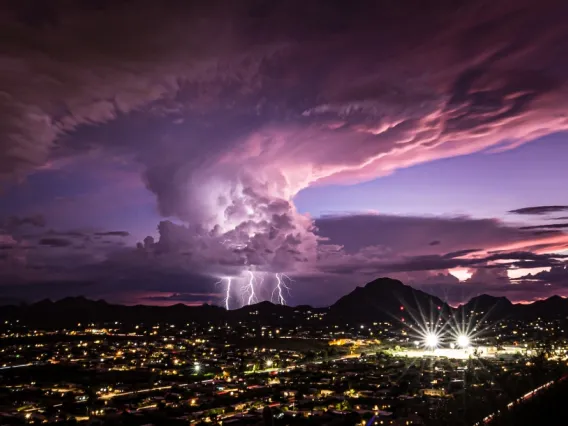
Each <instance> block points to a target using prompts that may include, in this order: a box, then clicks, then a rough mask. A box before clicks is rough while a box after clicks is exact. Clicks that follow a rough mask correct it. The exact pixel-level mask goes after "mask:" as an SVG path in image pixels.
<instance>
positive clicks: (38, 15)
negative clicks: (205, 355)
mask: <svg viewBox="0 0 568 426" xmlns="http://www.w3.org/2000/svg"><path fill="white" fill-rule="evenodd" d="M87 4H89V6H87ZM95 4H96V6H95ZM4 9H5V10H3V13H1V14H0V25H1V28H2V30H1V31H2V33H3V37H2V38H1V41H0V52H1V56H0V65H1V66H0V111H1V112H2V114H1V115H2V118H1V119H0V176H2V178H3V180H4V181H5V182H7V184H8V185H13V186H18V185H25V184H24V183H22V182H23V181H26V180H30V179H33V176H34V175H37V174H41V173H44V174H45V173H50V172H51V173H58V172H61V171H66V170H75V169H73V167H74V166H75V167H76V165H77V164H88V165H90V167H91V166H92V167H94V168H95V169H96V170H101V171H100V172H99V175H100V176H102V179H106V180H107V181H108V182H109V185H113V186H114V185H117V188H120V185H121V184H120V183H118V182H117V181H120V182H126V181H128V179H130V177H129V178H124V177H123V175H121V174H117V173H115V172H116V171H117V170H123V169H127V170H128V171H129V173H131V175H133V176H135V177H134V178H133V180H134V181H136V180H137V181H138V182H140V183H141V184H143V185H144V187H145V188H146V189H147V190H149V191H150V192H151V193H152V194H153V195H154V196H155V200H156V205H157V210H158V212H159V214H160V215H161V216H162V217H163V218H164V220H162V221H161V222H160V223H159V225H158V234H154V235H153V236H151V237H148V238H146V239H143V238H140V240H143V241H140V242H139V243H138V244H137V246H136V247H135V248H134V247H132V246H133V243H134V242H133V241H129V240H128V239H129V238H130V236H129V233H128V232H126V231H122V230H120V229H118V230H117V229H114V228H115V226H116V225H115V224H114V222H113V223H112V225H110V224H109V225H108V226H109V227H111V228H113V229H89V230H81V235H88V237H81V238H83V239H82V240H81V243H78V242H77V236H69V235H67V236H63V235H56V234H60V233H63V232H70V231H69V230H58V231H51V234H50V233H49V231H47V230H46V229H42V230H40V231H34V233H32V234H33V235H30V233H29V232H28V233H25V232H23V231H21V230H14V229H12V228H14V227H12V228H10V227H9V226H7V225H3V226H2V235H0V237H1V238H2V239H0V241H3V244H5V245H7V246H8V245H9V247H10V248H9V249H6V250H5V251H6V253H4V254H3V255H2V256H3V260H2V258H0V261H3V262H5V263H6V265H8V264H10V265H16V264H17V265H19V266H18V268H14V267H12V268H11V270H10V276H11V277H13V278H14V279H16V278H17V279H18V280H23V281H25V282H31V281H34V282H35V280H36V275H37V274H35V273H33V272H31V271H32V270H34V268H36V269H37V268H38V266H37V265H38V264H41V266H42V268H44V269H48V268H49V267H51V266H52V265H54V264H55V263H57V262H54V260H53V259H54V258H58V259H62V258H63V255H65V256H70V255H71V254H70V253H71V252H73V253H74V250H75V251H77V250H81V251H83V252H85V254H81V256H80V258H81V259H83V260H82V261H81V262H78V263H74V266H73V268H71V267H69V266H68V265H67V266H65V265H59V266H58V268H57V271H56V273H55V272H53V275H54V277H55V278H57V279H79V278H81V279H85V278H88V279H92V280H95V281H106V282H108V280H109V278H108V277H101V276H99V273H94V272H93V270H96V266H94V265H99V264H101V263H102V264H106V265H107V266H109V265H111V266H112V267H110V266H109V267H108V270H109V271H112V272H113V274H114V275H113V277H112V279H114V280H117V279H118V278H117V277H124V281H129V280H130V279H131V276H132V274H131V271H133V270H136V269H137V268H140V267H142V266H141V265H145V267H152V268H155V270H169V271H171V270H175V271H178V270H179V271H180V273H188V272H189V271H191V273H192V274H197V275H198V276H204V277H219V276H225V275H234V274H237V275H238V274H239V272H240V271H242V270H244V269H247V268H253V269H254V270H259V271H266V272H286V273H289V274H295V275H296V276H298V277H310V279H312V280H315V279H317V278H321V277H324V278H325V279H332V278H333V279H338V278H337V277H338V276H342V275H345V274H347V273H349V274H351V275H352V276H353V277H354V278H353V279H354V280H357V279H364V277H365V276H367V275H372V274H385V273H409V272H420V271H422V272H423V273H425V274H426V275H427V277H426V275H424V276H423V279H424V280H426V279H427V278H428V279H430V278H431V276H438V275H436V274H438V273H442V274H447V271H448V270H451V269H455V268H469V269H471V271H472V273H475V272H476V271H477V270H480V271H481V270H482V268H483V270H485V269H490V268H493V269H495V265H497V266H499V267H500V268H509V269H523V268H528V267H536V266H535V265H536V264H537V263H538V267H541V268H542V267H547V268H548V267H554V268H556V267H560V266H561V262H563V260H562V257H561V256H556V257H554V256H549V257H545V258H534V259H533V258H530V259H529V258H527V256H526V255H522V254H519V253H536V254H541V255H545V254H550V253H557V252H559V251H562V250H565V249H566V248H567V245H568V239H567V237H566V235H565V234H564V233H563V232H562V229H563V226H560V225H563V224H560V223H559V224H552V223H549V224H548V226H546V225H542V224H537V225H533V224H528V225H527V224H525V223H521V222H519V223H512V222H511V223H509V222H507V223H505V222H503V221H500V220H495V219H485V220H481V219H472V218H468V217H455V216H451V217H449V216H447V215H444V216H440V217H438V218H427V217H421V216H420V215H419V214H418V212H417V214H416V215H415V216H412V217H407V216H398V217H397V216H393V215H355V216H350V215H347V216H344V217H341V218H325V217H322V218H314V217H311V216H309V215H308V214H306V213H304V212H300V211H299V209H298V207H297V206H296V203H295V197H296V196H297V194H298V193H299V192H300V191H302V190H304V189H306V188H310V187H317V186H323V185H332V184H351V185H353V184H357V183H360V182H365V181H369V180H372V179H376V178H380V177H384V176H387V175H390V174H392V173H394V172H396V171H399V170H402V169H405V168H409V167H412V166H417V165H421V164H426V163H429V162H432V161H434V160H440V159H444V158H452V157H457V156H463V155H468V154H473V153H478V152H487V153H489V154H491V153H497V152H503V151H506V150H512V149H515V148H518V147H519V146H521V145H523V144H525V143H527V142H530V141H533V140H535V139H537V138H539V137H541V136H545V135H548V134H551V133H556V132H561V131H563V130H565V129H566V128H567V127H568V117H567V116H566V113H565V111H566V107H567V105H566V103H567V102H568V101H567V99H568V63H567V62H566V59H565V58H567V57H568V27H566V25H565V22H564V17H565V16H566V14H567V13H568V5H566V4H565V3H563V2H560V1H551V0H545V1H540V2H538V6H537V7H535V2H534V1H528V0H521V1H502V2H498V4H495V2H489V1H475V2H474V1H457V2H456V1H452V2H447V1H436V2H433V3H432V4H429V5H428V6H426V4H425V3H423V2H411V3H410V4H408V3H405V4H404V5H402V4H399V3H397V2H387V3H384V2H358V3H357V4H353V5H348V4H344V5H343V4H341V3H333V2H318V1H316V2H299V1H298V2H296V1H291V2H264V1H260V2H259V1H242V2H224V1H219V2H215V1H213V2H206V3H203V2H185V1H179V2H178V1H174V2H170V3H168V5H167V7H166V6H165V5H160V4H159V2H158V3H157V2H152V1H141V2H137V4H136V7H135V8H134V7H133V4H132V3H129V2H105V1H103V2H98V3H92V4H91V3H85V4H79V3H69V2H64V1H61V2H59V1H56V2H50V3H49V4H45V5H43V6H42V7H41V8H37V7H36V6H29V5H19V4H17V3H13V4H11V5H10V6H4ZM134 9H135V10H134ZM93 165H94V166H93ZM86 169H87V168H85V170H86ZM102 170H104V172H102ZM109 170H110V171H109ZM73 173H76V172H73ZM81 173H83V172H81ZM84 173H86V171H85V172H84ZM131 175H129V176H131ZM116 176H119V177H118V178H117V177H116ZM122 184H123V185H124V188H127V189H124V190H123V191H124V197H128V192H129V191H130V190H131V189H132V188H136V184H135V183H134V184H131V183H127V184H124V183H122ZM118 190H119V189H117V191H118ZM117 198H122V197H121V196H120V194H119V195H118V196H117ZM562 201H563V200H558V202H559V203H561V202H562ZM564 207H565V206H563V205H551V206H548V207H547V206H537V207H523V206H518V205H517V206H511V215H514V214H516V215H515V217H527V216H530V215H538V216H542V215H546V214H548V213H553V212H561V211H563V210H564ZM347 210H348V209H347ZM443 213H445V212H440V214H443ZM503 213H505V212H503ZM14 217H15V218H16V217H20V218H21V219H12V222H13V223H15V224H18V223H17V220H19V221H20V222H21V223H20V224H18V227H19V228H22V226H24V227H25V226H27V227H29V226H32V227H34V226H35V227H36V228H37V227H38V226H36V225H37V224H39V222H38V221H37V220H36V219H33V218H34V217H35V216H14ZM22 217H26V218H28V219H22ZM15 220H16V222H14V221H15ZM8 222H9V221H7V222H6V223H8ZM122 222H123V223H124V225H125V226H126V225H127V223H128V220H127V219H126V218H124V219H123V221H122ZM41 224H42V225H45V224H44V223H41ZM522 228H525V229H522ZM417 230H418V231H419V232H417ZM530 231H532V232H530ZM147 233H148V234H150V233H151V230H148V231H147ZM103 238H109V239H108V240H105V241H107V242H106V243H104V241H103V240H102V239H103ZM121 238H125V239H126V240H125V241H126V242H128V243H129V245H128V244H126V242H121V243H120V244H118V243H117V239H118V241H121V240H120V239H121ZM31 247H34V248H33V249H32V248H31ZM79 247H81V248H79ZM49 250H60V252H58V253H57V255H53V254H50V253H52V252H49ZM61 250H64V251H65V253H62V252H61ZM32 252H33V253H32ZM503 252H514V253H517V254H518V255H517V257H514V258H510V259H509V258H503V259H497V258H495V257H494V256H495V253H503ZM451 253H457V254H459V256H457V255H456V256H450V255H449V254H451ZM73 256H75V257H77V255H76V254H73ZM89 256H92V257H91V258H89ZM492 256H493V257H492ZM87 258H88V260H87ZM15 259H18V260H17V261H16V260H15ZM507 262H508V263H507ZM523 262H524V263H523ZM527 262H528V263H530V265H529V264H528V263H527ZM531 262H532V263H531ZM63 263H65V262H63ZM79 266H80V267H79ZM81 268H83V269H81ZM5 269H6V270H8V267H7V266H6V267H5ZM118 271H120V272H118ZM430 271H433V272H432V273H431V272H430ZM440 271H442V272H440ZM176 273H177V272H176ZM432 274H433V275H432ZM479 274H482V272H479V273H478V275H479ZM542 276H543V275H541V277H542ZM50 279H52V277H51V276H50ZM343 279H344V278H341V280H343ZM314 285H315V284H314ZM150 287H151V288H149V289H148V288H147V289H146V290H152V291H154V290H155V289H154V287H153V286H152V285H150ZM124 288H125V289H127V288H128V286H127V285H125V287H124ZM125 291H126V290H125ZM102 293H104V292H102V291H101V294H102ZM170 293H172V294H175V295H178V296H176V297H175V299H178V300H179V298H180V297H183V294H185V293H187V294H192V296H191V298H192V300H193V299H194V298H195V296H194V293H195V292H194V291H183V290H182V291H180V290H179V289H177V288H176V289H171V290H170ZM205 293H211V291H208V292H205ZM205 293H204V294H205ZM179 295H182V296H179ZM152 297H153V298H154V300H162V299H159V298H160V297H161V296H152ZM156 298H158V299H156Z"/></svg>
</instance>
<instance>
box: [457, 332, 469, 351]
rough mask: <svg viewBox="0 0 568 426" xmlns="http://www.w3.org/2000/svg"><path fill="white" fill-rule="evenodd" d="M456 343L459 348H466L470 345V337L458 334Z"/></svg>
mask: <svg viewBox="0 0 568 426" xmlns="http://www.w3.org/2000/svg"><path fill="white" fill-rule="evenodd" d="M457 343H458V346H459V347H460V348H467V347H468V346H469V345H470V343H471V341H470V339H469V337H468V336H467V335H465V334H460V335H459V336H458V342H457Z"/></svg>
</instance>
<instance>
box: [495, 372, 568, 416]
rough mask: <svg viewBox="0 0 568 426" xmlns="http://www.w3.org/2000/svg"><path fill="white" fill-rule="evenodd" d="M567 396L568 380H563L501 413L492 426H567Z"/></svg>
mask: <svg viewBox="0 0 568 426" xmlns="http://www.w3.org/2000/svg"><path fill="white" fill-rule="evenodd" d="M567 397H568V380H563V381H561V382H559V383H557V384H556V385H554V386H552V387H551V388H550V389H549V390H547V391H546V392H543V393H542V394H540V395H536V396H535V397H534V399H532V400H530V401H527V402H526V403H524V404H521V405H519V406H517V407H516V408H515V409H513V410H511V411H509V412H507V413H503V414H501V415H500V416H499V417H497V418H496V419H495V420H493V421H492V422H491V423H490V426H539V425H546V426H566V425H568V410H567V409H566V408H567V404H568V399H567Z"/></svg>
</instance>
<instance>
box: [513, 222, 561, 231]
mask: <svg viewBox="0 0 568 426" xmlns="http://www.w3.org/2000/svg"><path fill="white" fill-rule="evenodd" d="M564 228H568V223H550V224H547V225H533V226H522V227H520V228H519V229H525V230H528V229H564Z"/></svg>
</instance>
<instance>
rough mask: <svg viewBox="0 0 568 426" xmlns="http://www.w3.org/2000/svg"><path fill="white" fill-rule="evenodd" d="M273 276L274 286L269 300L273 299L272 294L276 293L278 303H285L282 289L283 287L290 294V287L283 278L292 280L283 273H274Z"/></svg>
mask: <svg viewBox="0 0 568 426" xmlns="http://www.w3.org/2000/svg"><path fill="white" fill-rule="evenodd" d="M275 277H276V287H275V288H274V290H272V297H271V298H270V300H271V301H273V300H274V294H275V293H276V302H277V303H280V304H281V305H285V304H286V299H284V293H283V291H282V290H283V289H285V290H286V291H287V292H288V294H290V287H288V286H287V285H286V282H285V281H284V279H285V278H287V279H288V280H289V281H292V280H291V279H290V277H288V276H287V275H284V274H275Z"/></svg>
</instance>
